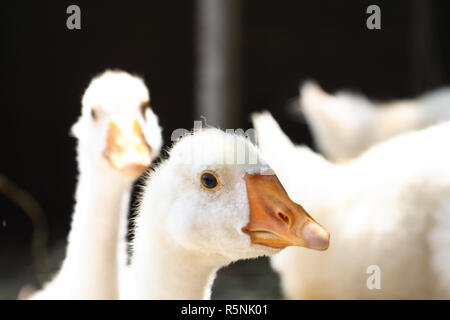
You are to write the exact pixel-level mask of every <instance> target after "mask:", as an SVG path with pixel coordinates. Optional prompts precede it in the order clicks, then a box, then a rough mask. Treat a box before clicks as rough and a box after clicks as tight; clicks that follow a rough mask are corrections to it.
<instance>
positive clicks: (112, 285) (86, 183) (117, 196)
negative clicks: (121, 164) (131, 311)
mask: <svg viewBox="0 0 450 320" xmlns="http://www.w3.org/2000/svg"><path fill="white" fill-rule="evenodd" d="M78 160H79V171H80V174H79V180H78V184H77V188H76V194H75V201H76V204H75V209H74V213H73V216H72V224H71V231H70V234H69V237H68V246H67V252H66V258H65V260H64V262H63V266H62V268H61V271H60V276H63V277H65V278H66V280H67V281H73V282H74V286H70V287H68V289H69V290H73V292H72V295H74V296H76V297H84V298H86V299H89V298H90V297H92V298H94V299H116V298H118V279H117V278H118V276H117V243H118V234H119V230H118V228H119V221H120V215H121V212H122V211H123V207H124V205H123V201H124V199H125V200H126V199H128V197H127V195H128V193H129V190H130V188H131V183H132V180H130V179H127V178H126V177H124V176H122V175H120V174H119V173H117V172H115V171H114V170H112V169H111V170H108V169H107V168H101V167H95V166H93V165H92V164H90V162H89V161H84V160H85V159H83V158H81V157H79V159H78ZM70 279H71V280H70ZM76 292H78V293H76Z"/></svg>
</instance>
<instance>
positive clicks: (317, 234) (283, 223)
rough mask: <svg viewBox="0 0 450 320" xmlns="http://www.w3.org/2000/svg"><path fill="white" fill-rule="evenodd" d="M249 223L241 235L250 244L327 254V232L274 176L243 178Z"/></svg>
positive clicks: (252, 175)
mask: <svg viewBox="0 0 450 320" xmlns="http://www.w3.org/2000/svg"><path fill="white" fill-rule="evenodd" d="M244 180H245V182H246V185H247V195H248V200H249V205H250V222H249V223H248V224H247V225H246V226H245V227H243V228H242V231H243V232H245V233H247V234H249V235H250V239H251V241H252V243H255V244H260V245H264V246H267V247H271V248H276V249H283V248H285V247H287V246H300V247H305V248H310V249H316V250H326V249H327V248H328V245H329V241H330V234H329V232H328V231H327V230H326V229H325V228H324V227H323V226H321V225H320V224H318V223H317V222H316V221H314V219H313V218H312V217H311V216H310V215H309V214H308V213H307V212H306V211H305V210H304V209H303V207H302V206H300V205H298V204H296V203H295V202H293V201H292V200H291V199H290V198H289V196H288V195H287V193H286V191H285V190H284V188H283V186H282V185H281V183H280V181H279V180H278V178H277V176H276V175H272V174H271V175H265V174H246V175H245V177H244Z"/></svg>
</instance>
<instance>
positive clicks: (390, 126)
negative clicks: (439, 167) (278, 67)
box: [296, 81, 450, 161]
mask: <svg viewBox="0 0 450 320" xmlns="http://www.w3.org/2000/svg"><path fill="white" fill-rule="evenodd" d="M297 106H298V107H297V108H296V109H297V110H299V111H300V112H301V113H302V114H303V115H304V117H305V119H306V120H307V123H308V125H309V126H310V128H311V130H312V133H313V137H314V141H315V143H316V145H317V147H318V149H319V151H320V152H321V153H323V154H324V155H325V156H326V157H327V158H328V159H330V160H333V161H346V160H349V159H351V158H353V157H355V156H357V155H359V154H360V153H361V152H363V151H364V150H366V149H367V148H369V147H370V146H372V145H374V144H376V143H378V142H381V141H384V140H386V139H388V138H391V137H393V136H395V135H397V134H401V133H404V132H408V131H413V130H417V129H422V128H425V127H427V126H430V125H433V124H436V123H438V122H441V121H446V120H450V87H443V88H440V89H437V90H433V91H430V92H428V93H426V94H423V95H421V96H419V97H417V98H415V99H408V100H397V101H390V102H386V103H375V102H372V101H370V100H369V99H367V98H366V97H364V96H362V95H359V94H356V93H352V92H346V91H342V92H338V93H336V94H335V95H330V94H328V93H326V92H325V91H323V90H322V88H321V87H320V86H319V85H318V84H316V83H314V82H311V81H308V82H305V83H304V84H303V86H302V87H301V89H300V99H299V104H297Z"/></svg>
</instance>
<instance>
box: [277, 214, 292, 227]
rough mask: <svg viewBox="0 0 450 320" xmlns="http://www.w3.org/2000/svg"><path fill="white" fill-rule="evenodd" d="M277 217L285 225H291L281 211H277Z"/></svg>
mask: <svg viewBox="0 0 450 320" xmlns="http://www.w3.org/2000/svg"><path fill="white" fill-rule="evenodd" d="M277 217H278V219H280V220H281V221H283V222H284V223H286V224H287V225H289V226H291V219H290V218H289V217H288V216H287V215H285V214H284V213H282V212H277Z"/></svg>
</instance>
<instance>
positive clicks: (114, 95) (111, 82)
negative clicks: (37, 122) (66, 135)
mask: <svg viewBox="0 0 450 320" xmlns="http://www.w3.org/2000/svg"><path fill="white" fill-rule="evenodd" d="M149 102H150V96H149V92H148V89H147V87H146V86H145V84H144V82H143V80H142V79H140V78H139V77H136V76H132V75H130V74H128V73H126V72H123V71H110V70H108V71H105V72H104V73H102V74H100V75H99V76H97V77H95V78H94V79H93V80H92V81H91V83H90V84H89V86H88V88H87V89H86V91H85V93H84V95H83V98H82V110H81V116H80V118H79V119H78V121H77V123H76V124H75V125H74V126H73V127H72V133H73V135H74V136H75V137H77V138H78V151H79V157H81V158H82V157H87V158H88V160H89V161H90V163H95V164H96V165H97V167H98V168H102V167H103V168H112V169H114V170H115V171H117V172H120V173H122V174H123V175H126V176H128V177H132V178H137V177H138V176H140V175H141V174H142V173H143V172H144V170H145V169H146V168H148V167H149V166H150V164H151V162H152V159H154V158H155V157H156V156H158V154H159V151H160V148H161V143H162V137H161V128H160V127H159V125H158V118H157V117H156V115H155V114H154V113H153V111H152V110H151V109H150V107H149ZM80 160H81V159H80Z"/></svg>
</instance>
